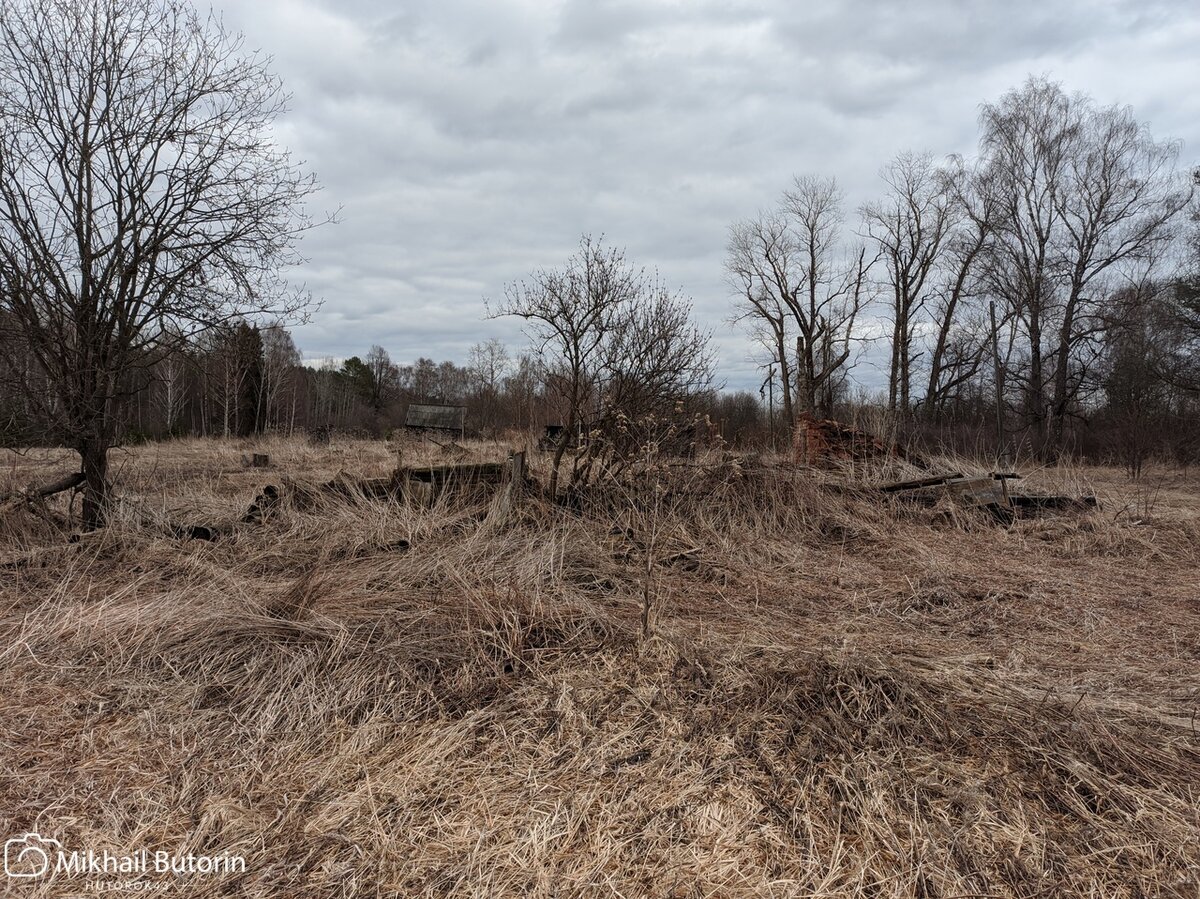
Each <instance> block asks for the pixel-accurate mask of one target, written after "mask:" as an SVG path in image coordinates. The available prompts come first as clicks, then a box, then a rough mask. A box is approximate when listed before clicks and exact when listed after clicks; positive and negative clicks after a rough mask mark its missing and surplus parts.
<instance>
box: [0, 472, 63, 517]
mask: <svg viewBox="0 0 1200 899" xmlns="http://www.w3.org/2000/svg"><path fill="white" fill-rule="evenodd" d="M83 480H84V478H83V472H81V471H77V472H74V473H73V474H69V475H66V476H64V477H61V478H59V479H58V480H57V481H51V482H50V483H49V484H44V485H42V486H41V487H27V488H26V489H24V490H17V491H15V492H13V493H6V494H5V495H4V496H2V497H0V515H2V514H5V513H8V512H11V511H12V510H13V509H16V508H19V507H20V506H22V505H24V504H25V503H28V502H32V501H33V500H35V499H45V498H46V497H48V496H54V495H55V494H56V493H62V492H63V491H64V490H70V489H72V488H73V487H78V486H79V485H80V484H82V483H83Z"/></svg>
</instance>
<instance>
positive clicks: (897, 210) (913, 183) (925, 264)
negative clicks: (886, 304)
mask: <svg viewBox="0 0 1200 899" xmlns="http://www.w3.org/2000/svg"><path fill="white" fill-rule="evenodd" d="M881 176H882V178H883V180H884V183H885V184H886V185H887V191H886V193H885V195H884V198H883V199H882V200H879V201H877V202H874V203H869V204H867V205H866V206H864V207H863V208H862V218H863V224H864V226H865V228H866V231H867V235H868V237H869V238H870V239H871V240H873V241H874V242H875V243H876V244H877V245H878V247H879V253H880V256H881V257H882V258H883V261H884V270H885V272H886V278H887V287H888V291H889V293H890V294H891V301H892V302H891V307H892V308H891V312H892V358H891V366H890V369H889V376H888V409H889V411H891V412H893V413H895V412H897V411H899V412H901V413H902V414H904V415H907V414H908V413H909V411H910V410H911V408H912V384H913V374H914V372H913V365H914V361H915V359H914V356H915V355H916V351H915V349H914V347H915V345H916V342H917V337H918V335H917V329H918V326H919V325H920V323H921V314H922V312H923V311H924V309H925V305H926V303H927V302H928V300H929V296H930V293H931V292H932V288H933V286H934V279H935V274H936V271H937V267H938V265H939V264H940V263H941V261H942V258H941V257H942V254H943V251H944V249H945V244H946V242H947V237H948V235H949V234H950V232H951V228H952V225H953V219H954V204H953V199H952V195H951V193H950V191H949V190H948V185H947V182H946V178H945V176H944V173H943V172H941V171H939V169H938V168H937V166H936V165H935V164H934V161H933V155H932V154H931V153H911V152H904V153H900V154H899V155H898V156H896V158H895V159H893V160H892V161H891V162H890V163H889V164H888V165H887V166H886V167H884V169H883V171H882V172H881Z"/></svg>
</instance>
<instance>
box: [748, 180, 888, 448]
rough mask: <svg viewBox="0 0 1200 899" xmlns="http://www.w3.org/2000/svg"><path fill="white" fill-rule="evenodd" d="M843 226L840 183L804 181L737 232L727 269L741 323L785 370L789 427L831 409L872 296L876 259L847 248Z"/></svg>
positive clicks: (862, 250)
mask: <svg viewBox="0 0 1200 899" xmlns="http://www.w3.org/2000/svg"><path fill="white" fill-rule="evenodd" d="M843 224H844V216H843V209H842V192H841V190H840V189H839V188H838V185H837V182H836V181H835V180H834V179H832V178H817V177H798V178H796V179H795V180H794V181H793V184H792V187H791V188H790V189H788V190H787V191H785V192H784V194H783V197H782V198H781V200H780V202H779V205H778V207H777V208H776V209H773V210H771V211H769V212H764V213H761V214H760V215H759V216H758V217H757V218H756V219H751V220H748V221H743V222H738V223H737V224H735V225H734V226H733V227H732V228H731V229H730V239H729V246H728V254H727V256H726V263H725V266H726V270H727V272H728V273H729V277H730V281H731V282H732V284H733V285H734V288H735V289H736V290H737V292H738V295H739V297H738V298H739V307H738V312H737V315H736V318H737V319H739V320H745V321H748V322H750V323H751V324H752V326H753V327H754V328H755V329H756V333H757V334H758V335H759V338H760V341H761V342H762V343H763V344H764V345H765V346H766V347H767V348H768V349H769V350H770V351H771V352H772V355H773V356H774V361H775V362H776V363H777V364H778V365H779V367H780V372H781V379H782V382H783V385H784V390H783V407H784V408H783V413H784V419H785V420H786V421H787V422H788V424H789V425H790V424H791V422H792V418H793V414H794V413H796V412H804V413H810V414H814V413H815V414H825V415H827V414H829V413H830V412H831V411H832V407H833V397H834V393H835V387H836V386H837V385H838V384H839V383H840V381H841V379H842V378H843V377H844V376H845V374H846V369H847V363H848V362H849V359H850V356H851V353H852V351H853V342H854V340H855V339H856V337H857V335H856V331H855V324H856V322H857V320H858V317H859V315H860V314H861V312H862V310H863V308H864V306H865V305H866V303H867V300H868V298H869V285H868V283H867V272H868V270H869V269H870V267H871V265H872V263H873V261H874V259H873V258H872V259H868V257H867V251H866V248H865V247H847V246H846V245H845V242H844V239H843V234H842V226H843ZM793 341H794V350H793Z"/></svg>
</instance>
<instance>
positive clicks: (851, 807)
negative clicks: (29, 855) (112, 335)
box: [0, 439, 1200, 899]
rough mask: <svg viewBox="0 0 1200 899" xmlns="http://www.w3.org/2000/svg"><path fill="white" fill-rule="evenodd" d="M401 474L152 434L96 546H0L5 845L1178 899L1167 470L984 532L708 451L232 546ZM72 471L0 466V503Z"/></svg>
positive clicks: (1, 820) (307, 883)
mask: <svg viewBox="0 0 1200 899" xmlns="http://www.w3.org/2000/svg"><path fill="white" fill-rule="evenodd" d="M251 449H257V450H260V451H266V452H269V453H270V455H271V460H272V467H271V468H270V469H266V470H260V469H247V468H244V467H243V466H242V465H241V463H240V454H241V453H244V452H249V451H250V450H251ZM470 451H471V454H472V455H471V457H472V458H476V459H501V458H503V457H504V453H505V449H504V448H502V447H497V446H484V445H472V446H471V447H470ZM404 452H405V457H404V458H405V462H406V463H411V462H412V461H414V460H416V459H420V458H424V457H423V456H422V454H423V453H426V454H428V458H431V459H432V458H434V456H435V455H436V454H435V453H432V452H430V448H428V447H422V446H420V445H412V446H408V447H405V449H404ZM395 463H396V457H395V455H394V452H393V448H391V447H389V446H388V445H387V444H385V443H382V442H367V441H349V440H336V439H335V441H334V442H333V443H332V444H330V445H328V446H319V447H314V446H309V445H308V444H306V443H304V442H302V441H300V440H295V441H283V440H264V441H257V442H254V443H250V442H245V443H241V442H236V441H233V442H215V441H210V442H203V441H184V442H178V443H170V444H161V445H150V446H144V447H139V448H134V449H130V450H123V451H119V452H118V453H116V454H115V455H114V459H113V477H114V480H115V482H116V483H117V485H118V493H119V495H120V497H121V499H120V505H119V507H118V509H117V512H116V515H115V521H114V523H113V524H112V526H111V527H109V528H107V529H105V530H104V531H101V532H98V533H96V534H95V535H88V536H87V537H86V538H84V539H83V540H79V541H77V542H74V543H69V542H67V540H66V539H65V534H64V533H63V532H62V530H61V529H60V528H59V526H58V525H57V524H56V523H55V519H54V517H53V515H38V514H34V513H32V512H30V511H28V510H26V509H20V510H17V511H15V512H12V513H10V514H9V515H7V516H6V517H5V518H4V519H3V520H2V521H0V564H2V565H4V566H5V567H3V568H0V653H2V659H0V835H3V834H22V833H25V832H27V831H37V832H38V833H40V834H42V835H47V836H53V837H55V838H57V839H58V840H60V841H61V842H62V844H63V846H64V847H66V848H71V849H83V848H86V849H92V850H95V851H97V852H99V851H100V850H102V849H104V848H108V849H110V850H112V851H114V852H115V851H121V850H124V849H126V848H129V847H147V848H149V849H151V850H155V849H169V850H171V851H172V852H191V853H196V854H201V853H209V854H220V853H237V854H240V855H242V856H244V857H245V859H246V870H245V872H244V873H232V874H227V875H221V876H211V875H210V876H201V875H193V876H190V877H180V878H171V880H170V881H169V882H164V883H161V884H157V885H164V884H165V886H167V887H169V888H170V890H171V891H172V893H173V894H175V895H183V896H189V897H215V896H279V897H290V896H296V897H306V896H313V897H349V896H364V897H374V896H381V897H382V896H428V897H441V896H447V897H449V896H454V897H467V896H472V897H492V896H512V897H522V896H530V897H570V896H614V897H630V899H633V897H693V896H694V897H742V896H761V897H817V896H820V897H841V896H870V897H929V899H935V897H936V899H951V897H956V899H967V897H1042V896H1045V897H1057V896H1062V897H1074V896H1087V897H1191V899H1195V897H1197V896H1200V730H1198V729H1200V716H1198V715H1197V712H1198V711H1200V480H1198V479H1197V477H1196V476H1195V475H1190V476H1188V475H1182V474H1179V473H1176V472H1161V473H1153V474H1150V475H1147V476H1146V477H1145V478H1144V480H1143V482H1142V484H1141V485H1136V486H1135V485H1131V484H1129V483H1128V481H1127V480H1126V479H1125V478H1124V477H1123V475H1121V474H1120V473H1119V472H1116V471H1111V470H1099V469H1071V470H1066V471H1064V470H1055V471H1042V472H1036V473H1034V474H1033V476H1032V477H1031V478H1030V481H1031V482H1032V483H1033V484H1034V485H1035V486H1036V485H1041V486H1044V487H1055V488H1059V489H1064V490H1067V491H1084V492H1089V491H1093V490H1094V491H1095V493H1096V495H1097V496H1098V497H1099V499H1100V503H1101V508H1100V510H1099V511H1098V512H1094V513H1091V514H1086V515H1063V516H1057V517H1047V518H1043V519H1035V520H1022V521H1017V522H1016V523H1014V524H1013V525H1011V526H1010V527H1002V526H997V525H995V524H992V523H990V522H988V521H986V520H985V519H983V518H982V517H980V516H978V515H976V514H975V513H972V512H969V511H964V510H962V509H959V508H955V507H953V506H949V505H947V506H944V507H937V508H932V509H924V508H921V509H913V508H906V507H903V506H901V505H899V504H897V503H895V502H893V501H887V500H881V499H880V498H879V496H878V494H877V492H875V491H873V490H871V489H870V488H871V485H872V484H873V483H878V482H879V481H880V479H882V478H885V477H887V476H889V473H888V472H886V471H869V470H868V471H858V472H850V473H847V474H844V475H834V474H819V473H814V472H809V471H797V470H795V469H794V468H793V467H790V466H788V465H786V464H784V463H782V462H781V461H779V460H772V459H765V460H763V459H754V458H747V459H735V460H732V461H729V460H727V459H726V460H722V459H719V458H717V457H715V456H714V457H713V458H711V459H707V460H706V459H701V460H698V462H697V464H696V465H694V466H690V467H682V466H681V467H677V468H674V469H672V470H671V472H670V474H669V475H668V476H667V477H666V478H665V483H666V484H667V486H666V487H665V488H664V489H662V490H661V491H659V492H658V493H653V494H647V493H639V494H637V495H636V496H635V495H633V494H630V493H629V492H627V491H625V492H623V491H622V490H619V489H616V488H612V489H609V490H600V491H597V492H596V493H595V494H594V495H591V496H589V497H587V498H585V500H584V501H583V502H582V503H581V504H580V505H579V507H578V508H575V509H562V508H553V507H550V506H548V505H546V504H544V503H543V502H541V501H540V500H537V499H534V498H530V499H529V500H528V501H526V502H524V503H521V504H519V505H517V506H516V507H515V508H514V509H513V510H512V511H511V512H510V513H509V514H508V515H507V516H506V517H503V518H502V517H500V516H499V515H498V514H497V508H498V507H497V505H496V502H497V501H496V500H491V499H488V498H487V497H478V496H476V497H467V498H458V499H456V498H454V497H452V496H444V497H442V498H440V499H439V500H437V501H436V502H434V503H432V504H431V505H430V504H424V503H420V502H405V503H395V502H381V501H376V500H360V499H347V498H338V497H329V498H328V499H326V500H323V501H321V502H318V503H316V504H315V505H313V504H310V505H308V506H307V507H293V506H291V505H288V504H285V506H284V508H283V509H282V510H281V511H280V513H279V514H278V515H277V516H275V517H273V518H269V519H268V520H265V521H262V522H254V523H238V519H239V517H240V516H241V515H242V514H243V513H244V512H245V510H246V508H247V507H248V506H249V504H250V502H251V500H252V499H253V498H254V495H255V493H256V491H257V490H258V489H259V488H260V487H261V486H262V485H263V484H264V483H268V482H271V483H284V482H285V481H286V480H288V479H291V480H294V481H298V482H310V483H316V482H320V481H321V480H324V479H328V478H330V477H332V476H334V475H335V474H336V473H337V472H338V471H339V470H345V471H348V472H352V473H354V474H355V475H364V476H367V475H383V474H386V473H388V472H389V471H390V470H391V469H392V468H393V466H394V465H395ZM74 464H75V463H74V462H73V461H72V459H71V458H70V456H69V455H68V454H66V453H63V452H61V451H52V450H45V451H29V452H26V453H23V454H20V455H17V454H12V453H9V454H6V455H4V456H0V493H3V492H5V491H7V490H10V489H12V488H14V487H18V486H24V485H25V484H28V483H30V482H43V481H47V480H51V479H53V477H54V476H56V475H58V474H61V473H64V472H68V471H70V470H73V467H74ZM956 464H961V463H956ZM532 469H533V472H534V474H535V475H539V474H542V475H544V460H542V459H538V458H535V459H534V460H533V465H532ZM48 507H49V508H50V509H51V510H54V509H57V510H58V511H59V512H62V511H65V510H66V499H65V498H58V499H56V500H55V501H53V502H51V503H49V504H48ZM168 522H175V523H184V524H197V523H203V524H208V525H217V526H218V527H221V528H223V529H224V530H226V531H227V533H226V534H225V536H223V537H222V538H221V539H219V540H216V541H213V542H207V541H200V540H188V539H177V538H175V537H173V536H171V535H170V533H169V530H168V527H167V524H168ZM401 541H408V544H407V546H406V545H405V544H404V543H402V542H401ZM647 602H648V604H649V616H648V620H647V622H646V623H647V625H648V634H644V633H643V615H644V607H645V606H646V605H647ZM110 879H111V878H110ZM150 879H151V880H152V879H153V878H150ZM105 885H106V884H104V883H100V884H86V885H85V884H84V883H83V881H81V880H79V879H69V878H64V877H55V878H43V879H39V880H37V881H36V882H35V881H30V882H28V883H20V884H18V883H16V882H9V883H6V884H5V887H6V888H8V889H9V890H10V893H11V894H12V895H14V896H15V895H21V896H31V897H32V896H68V895H89V890H98V889H101V888H103V887H104V886H105ZM155 885H156V884H154V883H149V884H147V883H143V884H141V886H142V887H153V886H155ZM109 886H111V884H109ZM129 889H130V890H131V891H132V890H134V889H136V886H133V887H129Z"/></svg>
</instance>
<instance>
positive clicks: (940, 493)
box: [880, 471, 1098, 523]
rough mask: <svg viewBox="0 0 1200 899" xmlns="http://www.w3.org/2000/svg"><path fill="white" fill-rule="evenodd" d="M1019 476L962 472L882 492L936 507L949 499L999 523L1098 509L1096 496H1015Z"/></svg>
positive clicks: (892, 486)
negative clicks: (1013, 486)
mask: <svg viewBox="0 0 1200 899" xmlns="http://www.w3.org/2000/svg"><path fill="white" fill-rule="evenodd" d="M1020 478H1021V476H1020V475H1019V474H1017V473H1016V472H992V473H990V474H987V475H984V476H979V477H968V476H967V475H964V474H963V473H962V472H957V471H956V472H953V473H950V474H944V475H933V476H930V477H925V478H917V479H916V480H911V481H896V482H893V483H891V484H885V485H884V486H883V487H881V488H880V491H881V492H882V493H885V494H890V495H892V496H895V497H896V498H898V499H901V500H905V501H908V502H912V503H918V504H920V505H925V506H933V505H936V504H937V503H939V502H941V501H942V500H943V499H944V498H946V497H950V498H952V499H954V500H956V501H958V502H960V503H962V504H963V505H966V506H970V507H974V508H977V509H980V510H983V511H985V512H988V513H989V514H991V515H992V516H993V517H994V518H995V519H996V520H997V521H1002V522H1005V523H1007V522H1010V521H1012V520H1013V519H1016V518H1034V517H1037V516H1038V515H1041V514H1043V513H1046V512H1086V511H1089V510H1091V509H1095V508H1097V506H1098V503H1097V500H1096V497H1094V496H1079V497H1075V496H1061V495H1058V496H1056V495H1045V494H1036V493H1014V492H1013V491H1011V490H1010V489H1009V487H1008V482H1009V481H1015V480H1020Z"/></svg>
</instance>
